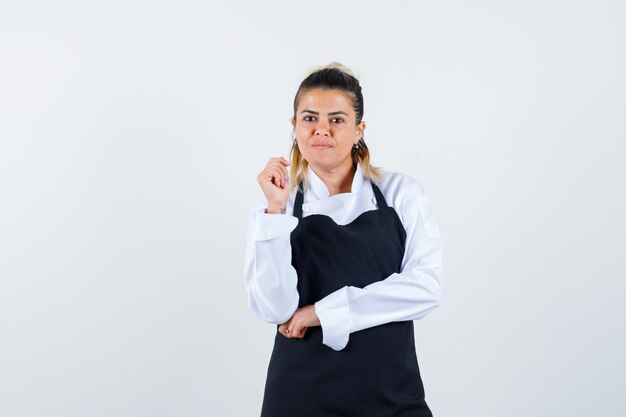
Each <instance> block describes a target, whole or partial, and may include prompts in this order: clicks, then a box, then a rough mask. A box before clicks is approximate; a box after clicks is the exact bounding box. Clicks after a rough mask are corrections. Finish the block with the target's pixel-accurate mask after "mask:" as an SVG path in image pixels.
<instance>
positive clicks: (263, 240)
mask: <svg viewBox="0 0 626 417" xmlns="http://www.w3.org/2000/svg"><path fill="white" fill-rule="evenodd" d="M266 207H267V205H266V203H265V201H264V200H263V201H258V202H257V203H256V204H255V205H254V206H253V207H252V209H251V210H250V217H249V222H248V232H247V239H246V255H245V268H244V282H245V285H246V290H247V293H248V308H249V309H250V310H251V311H252V312H253V313H254V314H255V315H256V316H257V317H258V318H260V319H261V320H263V321H266V322H269V323H274V324H282V323H285V322H286V321H287V320H289V318H290V317H291V316H292V315H293V313H294V312H295V311H296V309H297V308H298V302H299V299H300V297H299V294H298V288H297V284H298V277H297V273H296V270H295V268H294V267H293V266H292V265H291V241H290V235H291V231H292V230H293V229H295V227H296V226H297V225H298V218H297V217H294V216H292V215H289V214H268V213H265V208H266Z"/></svg>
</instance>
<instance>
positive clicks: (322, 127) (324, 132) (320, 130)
mask: <svg viewBox="0 0 626 417" xmlns="http://www.w3.org/2000/svg"><path fill="white" fill-rule="evenodd" d="M315 134H316V135H319V136H328V123H324V122H322V121H320V122H319V123H318V124H317V126H316V127H315Z"/></svg>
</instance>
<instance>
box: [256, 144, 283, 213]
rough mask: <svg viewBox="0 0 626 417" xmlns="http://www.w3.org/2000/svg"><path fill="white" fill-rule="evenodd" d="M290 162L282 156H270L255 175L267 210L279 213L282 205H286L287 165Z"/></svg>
mask: <svg viewBox="0 0 626 417" xmlns="http://www.w3.org/2000/svg"><path fill="white" fill-rule="evenodd" d="M289 165H291V162H289V161H287V160H286V159H285V158H283V157H282V156H281V157H280V158H270V159H269V161H268V162H267V165H265V168H264V169H263V171H261V172H260V173H259V175H258V176H257V182H258V183H259V185H260V186H261V189H262V190H263V194H265V198H266V199H267V206H268V207H267V212H268V213H280V209H281V208H282V207H287V201H288V200H289V192H290V187H289V174H288V172H287V167H288V166H289Z"/></svg>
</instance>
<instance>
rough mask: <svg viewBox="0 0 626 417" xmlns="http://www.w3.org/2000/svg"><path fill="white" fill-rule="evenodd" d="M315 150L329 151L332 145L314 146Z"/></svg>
mask: <svg viewBox="0 0 626 417" xmlns="http://www.w3.org/2000/svg"><path fill="white" fill-rule="evenodd" d="M313 147H314V148H315V149H328V148H330V145H313Z"/></svg>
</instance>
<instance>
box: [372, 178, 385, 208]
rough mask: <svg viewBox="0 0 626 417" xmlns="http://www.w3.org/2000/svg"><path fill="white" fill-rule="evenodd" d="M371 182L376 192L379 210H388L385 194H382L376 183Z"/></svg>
mask: <svg viewBox="0 0 626 417" xmlns="http://www.w3.org/2000/svg"><path fill="white" fill-rule="evenodd" d="M370 182H371V183H372V189H373V190H374V195H375V196H376V203H378V208H379V209H381V208H387V201H386V200H385V197H383V193H381V192H380V189H379V188H378V186H377V185H376V184H374V181H370Z"/></svg>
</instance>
